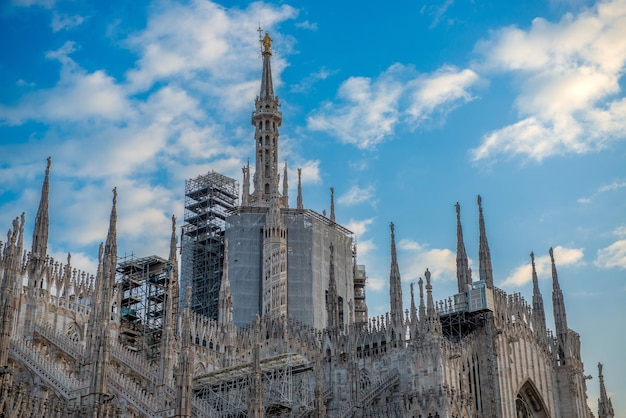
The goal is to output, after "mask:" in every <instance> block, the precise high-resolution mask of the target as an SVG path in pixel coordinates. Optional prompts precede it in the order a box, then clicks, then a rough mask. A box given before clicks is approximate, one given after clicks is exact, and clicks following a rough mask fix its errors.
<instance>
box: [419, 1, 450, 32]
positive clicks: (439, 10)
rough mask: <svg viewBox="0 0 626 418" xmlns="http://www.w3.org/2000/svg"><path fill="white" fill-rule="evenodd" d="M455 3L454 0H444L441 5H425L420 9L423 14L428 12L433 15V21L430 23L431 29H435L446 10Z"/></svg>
mask: <svg viewBox="0 0 626 418" xmlns="http://www.w3.org/2000/svg"><path fill="white" fill-rule="evenodd" d="M453 4H454V0H444V2H443V3H442V4H440V5H435V4H431V5H424V6H422V8H421V9H420V13H421V14H427V15H429V16H432V18H433V21H432V22H431V23H430V26H429V27H428V28H429V29H433V28H435V27H437V25H438V24H439V22H440V21H441V19H442V17H443V16H444V15H445V13H446V11H447V10H448V9H449V8H450V6H452V5H453Z"/></svg>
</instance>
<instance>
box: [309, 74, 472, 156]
mask: <svg viewBox="0 0 626 418" xmlns="http://www.w3.org/2000/svg"><path fill="white" fill-rule="evenodd" d="M477 80H478V77H477V76H476V74H475V73H474V72H473V71H471V70H458V69H457V68H455V67H450V66H446V67H442V68H441V69H439V70H437V71H435V72H433V73H431V74H418V73H416V71H415V70H414V69H413V68H412V67H407V66H404V65H402V64H393V65H392V66H390V67H389V68H388V69H387V70H386V71H385V72H383V73H382V74H380V75H379V76H378V77H377V78H376V79H372V78H368V77H350V78H348V79H347V80H346V81H344V82H343V83H342V84H341V86H340V87H339V91H338V92H337V102H336V103H332V102H326V103H324V104H322V106H321V107H320V108H319V109H317V110H314V111H313V112H312V113H311V114H310V115H309V117H308V120H307V122H308V127H309V128H310V129H312V130H317V131H324V132H327V133H328V134H329V135H333V136H336V137H337V138H339V139H340V140H341V141H342V142H344V143H348V144H354V145H356V146H357V147H359V148H362V149H371V148H374V147H375V146H376V145H377V144H379V143H380V142H382V141H384V140H386V139H388V138H390V137H391V136H392V135H393V133H394V131H395V129H396V126H397V125H398V124H399V123H406V124H407V126H409V127H410V128H415V127H417V126H419V125H420V124H421V123H422V122H423V121H424V120H426V119H428V118H429V116H430V115H431V114H432V113H433V112H436V111H441V113H442V114H445V112H446V110H449V109H450V108H451V107H453V105H454V104H458V103H461V102H466V101H468V100H470V99H471V95H470V94H469V93H468V92H467V89H468V88H469V87H470V86H471V85H472V84H474V83H475V82H476V81H477Z"/></svg>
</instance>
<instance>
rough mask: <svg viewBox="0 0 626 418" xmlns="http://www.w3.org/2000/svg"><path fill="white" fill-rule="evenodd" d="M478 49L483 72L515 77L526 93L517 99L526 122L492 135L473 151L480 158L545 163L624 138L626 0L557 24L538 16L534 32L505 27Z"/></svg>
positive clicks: (601, 3) (516, 123)
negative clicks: (516, 158) (510, 157)
mask: <svg viewBox="0 0 626 418" xmlns="http://www.w3.org/2000/svg"><path fill="white" fill-rule="evenodd" d="M477 50H478V51H479V52H481V53H482V55H483V57H484V62H483V63H481V64H479V65H477V68H479V69H481V70H484V71H491V72H494V73H511V74H513V75H514V76H515V77H516V78H517V80H516V84H517V85H519V86H521V88H520V91H519V93H518V96H517V99H516V101H515V107H516V109H517V111H518V113H519V115H520V120H519V121H517V122H515V123H513V124H511V125H508V126H505V127H502V128H499V129H496V130H494V131H492V132H490V133H488V134H487V135H485V137H484V138H483V141H482V143H481V144H480V146H478V147H477V148H475V149H473V150H472V157H473V159H474V160H481V159H488V158H494V157H496V156H498V155H522V156H526V157H528V158H530V159H532V160H536V161H541V160H542V159H544V158H546V157H550V156H553V155H561V154H572V153H573V154H583V153H588V152H593V151H597V150H600V149H603V148H605V147H606V146H607V145H608V144H609V143H611V142H612V141H615V140H623V139H624V135H623V133H624V131H625V130H626V99H624V98H623V97H619V95H620V94H621V89H620V84H619V79H620V77H621V76H622V74H623V72H624V69H625V67H624V66H625V63H626V7H625V4H624V0H613V1H607V2H600V3H598V5H597V6H596V7H595V8H594V9H589V10H584V11H583V12H581V13H580V14H578V15H577V16H572V15H570V14H567V15H565V16H564V17H563V18H562V19H561V21H559V22H557V23H551V22H548V21H546V20H544V19H541V18H537V19H535V20H533V23H532V25H531V27H530V28H529V29H528V30H522V29H519V28H517V27H507V28H504V29H501V30H499V31H496V32H494V34H493V35H492V37H491V38H490V39H488V40H486V41H483V42H480V43H479V44H478V45H477Z"/></svg>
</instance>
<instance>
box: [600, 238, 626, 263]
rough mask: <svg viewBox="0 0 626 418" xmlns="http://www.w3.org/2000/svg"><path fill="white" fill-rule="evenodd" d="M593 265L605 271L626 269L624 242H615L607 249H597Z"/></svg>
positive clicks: (625, 241) (625, 244) (625, 242)
mask: <svg viewBox="0 0 626 418" xmlns="http://www.w3.org/2000/svg"><path fill="white" fill-rule="evenodd" d="M594 264H595V265H596V266H598V267H600V268H605V269H610V268H619V269H626V240H624V239H622V240H619V241H615V242H614V243H613V244H611V245H609V246H608V247H605V248H601V249H599V250H598V256H597V257H596V260H595V261H594Z"/></svg>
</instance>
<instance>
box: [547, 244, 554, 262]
mask: <svg viewBox="0 0 626 418" xmlns="http://www.w3.org/2000/svg"><path fill="white" fill-rule="evenodd" d="M548 254H550V261H551V262H552V263H554V250H552V247H550V249H549V250H548Z"/></svg>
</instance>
